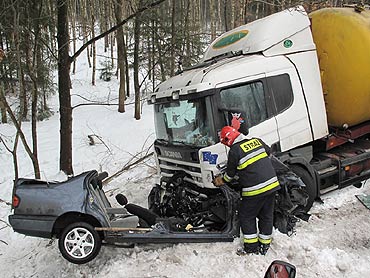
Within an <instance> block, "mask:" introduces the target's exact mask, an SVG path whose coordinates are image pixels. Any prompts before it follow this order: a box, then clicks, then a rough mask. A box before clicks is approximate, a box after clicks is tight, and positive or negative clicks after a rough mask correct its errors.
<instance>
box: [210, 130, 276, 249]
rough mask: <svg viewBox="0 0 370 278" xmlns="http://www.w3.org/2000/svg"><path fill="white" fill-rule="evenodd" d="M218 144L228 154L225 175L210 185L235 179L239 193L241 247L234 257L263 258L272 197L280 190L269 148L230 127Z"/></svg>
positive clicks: (270, 225) (269, 229)
mask: <svg viewBox="0 0 370 278" xmlns="http://www.w3.org/2000/svg"><path fill="white" fill-rule="evenodd" d="M220 141H221V143H222V144H224V145H226V146H228V147H230V151H229V154H228V161H227V169H226V172H225V174H224V175H223V176H218V177H216V178H215V180H214V184H215V185H216V186H221V185H223V184H224V183H225V182H230V181H232V180H233V179H235V178H236V177H238V180H237V183H238V185H239V188H240V190H241V204H240V208H239V219H240V226H241V229H242V232H243V237H244V246H243V248H239V249H238V251H237V253H238V254H239V255H244V254H262V255H265V254H266V252H267V250H268V249H269V247H270V243H271V240H272V228H273V214H274V203H275V194H276V191H277V190H279V189H280V185H279V181H278V179H277V177H276V173H275V170H274V168H273V166H272V164H271V161H270V158H269V155H270V147H268V146H267V145H266V144H265V143H264V142H263V141H262V140H261V139H259V138H247V137H246V136H245V135H244V134H242V133H240V132H239V131H238V130H237V129H235V128H233V127H231V126H225V127H223V128H222V130H221V132H220ZM257 219H258V230H257V221H256V220H257Z"/></svg>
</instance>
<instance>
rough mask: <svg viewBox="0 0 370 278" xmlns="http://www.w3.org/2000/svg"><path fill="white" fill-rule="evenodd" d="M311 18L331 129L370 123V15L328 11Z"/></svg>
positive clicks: (364, 12) (331, 9)
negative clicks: (332, 127)
mask: <svg viewBox="0 0 370 278" xmlns="http://www.w3.org/2000/svg"><path fill="white" fill-rule="evenodd" d="M310 18H311V24H312V34H313V38H314V42H315V44H316V47H317V54H318V59H319V64H320V71H321V80H322V86H323V92H324V98H325V106H326V111H327V117H328V123H329V125H331V126H335V127H343V126H345V127H346V126H354V125H358V124H360V123H362V122H365V121H368V120H370V11H368V10H362V9H353V8H327V9H322V10H318V11H316V12H313V13H311V14H310Z"/></svg>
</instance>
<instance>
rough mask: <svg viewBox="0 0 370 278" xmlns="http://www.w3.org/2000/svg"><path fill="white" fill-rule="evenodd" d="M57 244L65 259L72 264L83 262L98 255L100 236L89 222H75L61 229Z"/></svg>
mask: <svg viewBox="0 0 370 278" xmlns="http://www.w3.org/2000/svg"><path fill="white" fill-rule="evenodd" d="M58 245H59V250H60V252H61V253H62V256H63V257H64V258H65V259H66V260H68V261H70V262H71V263H74V264H84V263H87V262H89V261H91V260H93V259H94V258H95V257H96V256H97V255H98V253H99V251H100V248H101V238H100V236H99V234H98V232H97V231H95V229H94V227H93V226H91V225H90V224H88V223H86V222H76V223H72V224H70V225H68V226H67V227H66V228H64V229H63V231H62V233H61V235H60V237H59V242H58Z"/></svg>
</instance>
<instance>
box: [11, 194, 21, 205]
mask: <svg viewBox="0 0 370 278" xmlns="http://www.w3.org/2000/svg"><path fill="white" fill-rule="evenodd" d="M20 202H21V200H20V199H19V197H18V196H17V195H14V196H13V203H12V205H13V208H16V207H18V206H19V203H20Z"/></svg>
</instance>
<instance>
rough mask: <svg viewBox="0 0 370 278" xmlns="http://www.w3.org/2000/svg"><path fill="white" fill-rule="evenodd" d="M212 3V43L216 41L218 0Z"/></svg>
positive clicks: (212, 0) (213, 0)
mask: <svg viewBox="0 0 370 278" xmlns="http://www.w3.org/2000/svg"><path fill="white" fill-rule="evenodd" d="M210 1H211V11H210V12H211V42H213V41H214V40H215V39H216V0H210Z"/></svg>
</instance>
